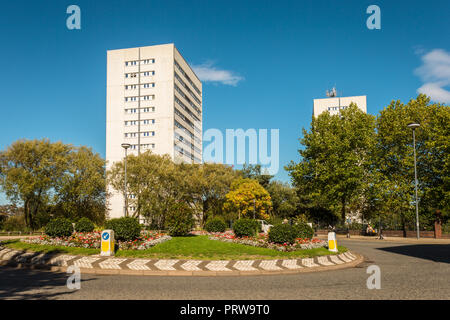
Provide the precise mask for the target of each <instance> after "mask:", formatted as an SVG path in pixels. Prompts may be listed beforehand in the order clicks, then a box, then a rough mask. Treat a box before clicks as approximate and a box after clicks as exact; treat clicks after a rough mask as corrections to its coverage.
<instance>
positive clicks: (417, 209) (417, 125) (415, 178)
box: [408, 123, 420, 239]
mask: <svg viewBox="0 0 450 320" xmlns="http://www.w3.org/2000/svg"><path fill="white" fill-rule="evenodd" d="M418 127H420V124H418V123H410V124H408V128H411V129H412V133H413V147H414V182H415V187H416V199H415V203H416V230H417V239H419V238H420V233H419V202H418V200H417V183H418V181H417V164H416V128H418Z"/></svg>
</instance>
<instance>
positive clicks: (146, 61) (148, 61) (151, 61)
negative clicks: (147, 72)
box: [141, 59, 155, 64]
mask: <svg viewBox="0 0 450 320" xmlns="http://www.w3.org/2000/svg"><path fill="white" fill-rule="evenodd" d="M150 63H155V59H145V60H142V61H141V64H150Z"/></svg>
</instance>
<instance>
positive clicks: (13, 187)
mask: <svg viewBox="0 0 450 320" xmlns="http://www.w3.org/2000/svg"><path fill="white" fill-rule="evenodd" d="M71 149H72V147H71V146H70V145H65V144H63V143H61V142H56V143H50V141H49V140H47V139H42V140H19V141H16V142H14V143H13V144H11V145H10V146H9V147H8V148H7V149H6V150H5V151H2V152H0V186H1V188H2V190H3V191H4V192H5V193H6V196H7V198H8V199H9V200H10V201H11V202H12V203H14V204H16V203H17V202H18V201H21V202H22V203H23V208H24V214H25V222H26V225H27V226H28V227H29V228H31V229H35V228H36V227H37V225H36V223H35V217H36V215H37V214H38V212H39V211H40V210H42V209H43V208H44V207H45V206H46V205H47V204H48V203H49V201H50V199H51V192H52V191H53V188H54V186H56V185H57V184H58V183H59V181H60V179H61V178H62V177H63V174H64V171H65V169H66V166H67V158H68V154H69V153H70V151H71Z"/></svg>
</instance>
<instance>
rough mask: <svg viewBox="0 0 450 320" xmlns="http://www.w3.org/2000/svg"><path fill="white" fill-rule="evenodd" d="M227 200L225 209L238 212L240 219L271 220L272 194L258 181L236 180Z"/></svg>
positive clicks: (232, 184)
mask: <svg viewBox="0 0 450 320" xmlns="http://www.w3.org/2000/svg"><path fill="white" fill-rule="evenodd" d="M225 198H226V200H225V203H224V209H225V210H227V211H234V212H237V213H238V217H239V218H241V217H246V218H253V217H255V218H259V219H268V218H269V211H270V209H271V207H272V201H271V199H270V194H269V193H268V192H267V191H266V189H264V188H263V187H262V186H261V185H260V184H259V183H258V181H256V180H253V179H248V178H247V179H236V180H234V181H233V182H232V183H231V188H230V192H228V193H227V195H226V196H225Z"/></svg>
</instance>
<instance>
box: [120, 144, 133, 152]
mask: <svg viewBox="0 0 450 320" xmlns="http://www.w3.org/2000/svg"><path fill="white" fill-rule="evenodd" d="M121 146H122V148H124V149H125V150H126V149H128V148H129V147H131V144H129V143H122V144H121Z"/></svg>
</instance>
